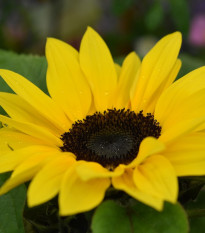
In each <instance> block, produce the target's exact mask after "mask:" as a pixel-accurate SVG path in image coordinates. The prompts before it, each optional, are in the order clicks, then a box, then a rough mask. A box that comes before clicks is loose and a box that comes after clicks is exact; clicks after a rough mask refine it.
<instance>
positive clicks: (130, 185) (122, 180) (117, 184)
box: [112, 169, 163, 211]
mask: <svg viewBox="0 0 205 233" xmlns="http://www.w3.org/2000/svg"><path fill="white" fill-rule="evenodd" d="M112 184H113V186H114V188H116V189H119V190H123V191H125V192H126V193H127V194H129V195H130V196H132V197H133V198H135V199H137V200H139V201H141V202H143V203H144V204H146V205H149V206H151V207H153V208H155V209H156V210H159V211H160V210H162V209H163V200H162V199H160V198H158V197H156V196H152V195H151V194H148V193H146V192H142V191H140V190H139V189H138V188H137V187H136V185H135V183H134V181H133V169H127V170H126V172H125V173H124V174H123V175H122V176H119V177H113V178H112Z"/></svg>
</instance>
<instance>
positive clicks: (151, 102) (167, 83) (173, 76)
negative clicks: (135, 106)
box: [143, 59, 181, 113]
mask: <svg viewBox="0 0 205 233" xmlns="http://www.w3.org/2000/svg"><path fill="white" fill-rule="evenodd" d="M180 68H181V61H180V60H179V59H177V61H176V63H175V64H174V67H173V68H172V70H171V72H170V74H169V75H168V77H167V78H166V81H165V82H164V83H162V85H161V86H160V87H159V88H158V89H157V90H156V91H155V92H154V93H153V95H152V97H151V98H150V99H149V102H147V105H146V108H144V109H143V112H144V113H149V112H150V113H153V112H154V111H155V106H156V104H157V101H158V99H159V97H160V96H161V94H162V93H163V91H164V90H166V89H167V88H168V87H169V86H170V85H171V84H172V83H173V82H174V80H175V79H176V77H177V74H178V72H179V70H180Z"/></svg>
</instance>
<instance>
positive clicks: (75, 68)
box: [46, 38, 91, 121]
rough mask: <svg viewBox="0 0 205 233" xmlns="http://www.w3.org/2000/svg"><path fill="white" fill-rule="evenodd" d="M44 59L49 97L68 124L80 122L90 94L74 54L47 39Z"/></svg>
mask: <svg viewBox="0 0 205 233" xmlns="http://www.w3.org/2000/svg"><path fill="white" fill-rule="evenodd" d="M46 58H47V61H48V69H47V86H48V91H49V93H50V95H51V96H52V98H53V99H54V100H56V102H57V103H58V104H59V105H60V106H61V107H62V109H63V110H64V112H65V113H66V114H67V116H68V117H69V118H70V119H71V120H72V121H76V120H79V119H83V118H84V117H85V116H86V114H87V112H88V110H89V108H90V105H91V93H90V88H89V86H88V83H87V80H86V79H85V77H84V75H83V73H82V71H81V68H80V64H79V57H78V52H77V51H76V50H75V49H74V48H73V47H71V46H70V45H68V44H66V43H64V42H62V41H60V40H57V39H53V38H49V39H48V40H47V43H46Z"/></svg>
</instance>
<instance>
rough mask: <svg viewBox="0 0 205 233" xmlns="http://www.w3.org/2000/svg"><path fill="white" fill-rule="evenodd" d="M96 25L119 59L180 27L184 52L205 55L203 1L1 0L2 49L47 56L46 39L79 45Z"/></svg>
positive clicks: (202, 57)
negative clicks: (84, 34)
mask: <svg viewBox="0 0 205 233" xmlns="http://www.w3.org/2000/svg"><path fill="white" fill-rule="evenodd" d="M88 25H90V26H92V27H93V28H95V29H96V30H97V31H98V32H99V33H100V34H101V35H102V36H103V38H104V39H105V41H106V42H107V44H108V46H109V47H110V49H111V51H112V54H113V56H114V57H120V56H124V55H125V54H127V53H129V52H130V51H132V50H136V51H137V53H138V54H139V55H140V56H144V54H145V53H146V52H147V50H149V49H150V48H151V47H152V46H153V44H154V43H155V42H156V41H157V40H158V39H159V38H161V37H162V36H164V35H166V34H168V33H171V32H173V31H176V30H179V31H181V32H182V34H183V47H182V52H183V53H187V54H189V55H192V56H195V57H196V56H197V57H198V58H201V59H203V60H204V59H205V1H204V0H143V1H142V0H0V48H1V49H6V50H12V51H16V52H18V53H33V54H42V55H43V54H44V47H45V42H46V37H55V38H59V39H62V40H64V41H66V42H68V43H70V44H72V45H73V46H74V47H76V48H79V43H80V40H81V37H82V35H83V33H84V32H85V30H86V27H87V26H88Z"/></svg>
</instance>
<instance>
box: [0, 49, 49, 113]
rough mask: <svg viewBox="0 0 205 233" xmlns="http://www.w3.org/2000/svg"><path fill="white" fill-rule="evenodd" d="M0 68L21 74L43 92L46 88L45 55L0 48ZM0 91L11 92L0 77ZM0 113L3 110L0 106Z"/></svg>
mask: <svg viewBox="0 0 205 233" xmlns="http://www.w3.org/2000/svg"><path fill="white" fill-rule="evenodd" d="M0 69H8V70H11V71H14V72H16V73H19V74H21V75H23V76H24V77H25V78H27V79H28V80H30V81H31V82H32V83H34V84H35V85H36V86H38V87H39V88H40V89H41V90H43V91H44V92H46V93H48V92H47V88H46V78H45V77H46V69H47V62H46V59H45V57H40V56H33V55H24V54H23V55H18V54H16V53H13V52H8V51H4V50H0ZM0 91H3V92H11V93H13V91H12V90H11V89H10V87H9V86H8V85H7V84H6V83H5V82H4V80H3V79H2V78H0ZM0 114H5V111H4V110H3V109H2V108H1V107H0Z"/></svg>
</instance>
